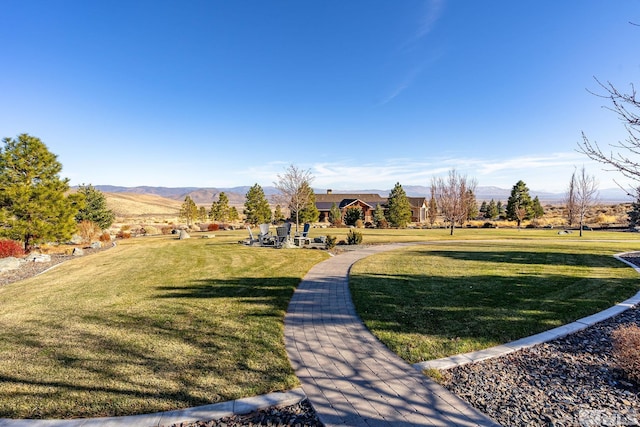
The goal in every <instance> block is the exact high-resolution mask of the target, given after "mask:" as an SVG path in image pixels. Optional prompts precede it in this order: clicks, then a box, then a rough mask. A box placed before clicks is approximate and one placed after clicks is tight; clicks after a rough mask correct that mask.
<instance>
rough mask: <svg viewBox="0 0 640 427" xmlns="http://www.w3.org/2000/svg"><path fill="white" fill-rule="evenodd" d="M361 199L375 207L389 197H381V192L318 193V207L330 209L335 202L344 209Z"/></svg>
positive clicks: (321, 209)
mask: <svg viewBox="0 0 640 427" xmlns="http://www.w3.org/2000/svg"><path fill="white" fill-rule="evenodd" d="M357 201H360V202H362V203H364V204H366V205H369V206H371V207H372V208H375V207H376V206H378V205H379V204H385V203H387V199H386V198H385V197H380V195H379V194H374V193H371V194H366V193H365V194H353V193H349V194H338V193H330V194H316V207H317V208H318V210H320V211H328V210H330V209H331V206H333V204H334V203H335V204H336V206H338V208H340V209H343V208H344V207H346V206H349V205H351V204H354V203H356V202H357Z"/></svg>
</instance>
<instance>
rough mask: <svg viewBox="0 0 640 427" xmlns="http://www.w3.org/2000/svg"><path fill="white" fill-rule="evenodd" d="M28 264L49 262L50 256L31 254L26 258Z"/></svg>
mask: <svg viewBox="0 0 640 427" xmlns="http://www.w3.org/2000/svg"><path fill="white" fill-rule="evenodd" d="M27 261H30V262H51V255H49V254H31V255H29V257H28V258H27Z"/></svg>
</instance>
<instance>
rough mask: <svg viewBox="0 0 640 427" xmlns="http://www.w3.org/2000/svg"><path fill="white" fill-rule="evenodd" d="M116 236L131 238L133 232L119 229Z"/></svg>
mask: <svg viewBox="0 0 640 427" xmlns="http://www.w3.org/2000/svg"><path fill="white" fill-rule="evenodd" d="M116 237H117V238H118V239H130V238H131V232H130V231H129V230H120V231H118V234H116Z"/></svg>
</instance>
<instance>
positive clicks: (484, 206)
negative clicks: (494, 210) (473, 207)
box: [479, 200, 489, 218]
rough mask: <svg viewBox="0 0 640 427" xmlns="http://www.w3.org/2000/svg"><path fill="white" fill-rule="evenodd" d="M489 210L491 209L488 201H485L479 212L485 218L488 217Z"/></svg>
mask: <svg viewBox="0 0 640 427" xmlns="http://www.w3.org/2000/svg"><path fill="white" fill-rule="evenodd" d="M487 209H489V207H488V205H487V201H486V200H483V201H482V204H480V210H479V212H480V213H481V214H482V217H483V218H486V217H487Z"/></svg>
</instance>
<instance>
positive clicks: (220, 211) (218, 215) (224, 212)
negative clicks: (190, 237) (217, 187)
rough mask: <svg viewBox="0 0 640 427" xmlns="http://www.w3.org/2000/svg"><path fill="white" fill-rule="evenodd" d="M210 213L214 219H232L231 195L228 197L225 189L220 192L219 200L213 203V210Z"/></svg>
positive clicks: (224, 220)
mask: <svg viewBox="0 0 640 427" xmlns="http://www.w3.org/2000/svg"><path fill="white" fill-rule="evenodd" d="M209 215H210V217H211V219H212V220H214V221H220V222H227V221H229V220H230V219H231V218H230V217H231V207H230V206H229V197H227V195H226V194H225V193H224V191H222V192H220V194H218V201H217V202H216V201H214V202H213V203H212V204H211V211H210V212H209Z"/></svg>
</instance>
